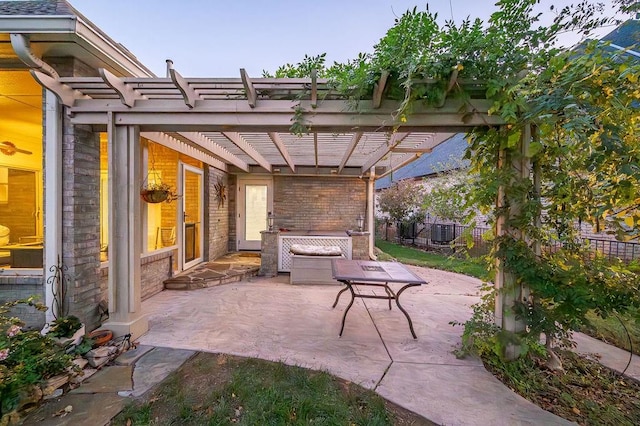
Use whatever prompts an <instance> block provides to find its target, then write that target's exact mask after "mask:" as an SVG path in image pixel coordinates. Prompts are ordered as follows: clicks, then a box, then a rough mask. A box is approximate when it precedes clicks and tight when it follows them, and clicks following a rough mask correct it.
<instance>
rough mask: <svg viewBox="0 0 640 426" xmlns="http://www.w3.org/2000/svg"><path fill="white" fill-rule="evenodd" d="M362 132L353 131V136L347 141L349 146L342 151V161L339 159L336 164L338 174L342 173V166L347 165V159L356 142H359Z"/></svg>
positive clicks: (356, 144)
mask: <svg viewBox="0 0 640 426" xmlns="http://www.w3.org/2000/svg"><path fill="white" fill-rule="evenodd" d="M363 134H364V133H362V132H355V133H354V134H353V136H352V137H351V141H350V142H349V146H348V147H347V149H346V151H345V152H344V156H343V157H342V161H340V165H339V166H338V174H340V173H342V169H344V167H345V166H346V165H347V162H348V161H349V158H351V155H352V154H353V151H354V150H355V149H356V146H358V143H359V142H360V139H362V135H363Z"/></svg>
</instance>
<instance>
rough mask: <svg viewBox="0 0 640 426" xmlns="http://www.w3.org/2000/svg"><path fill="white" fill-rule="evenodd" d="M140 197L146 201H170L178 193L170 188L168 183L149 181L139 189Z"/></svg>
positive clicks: (176, 196)
mask: <svg viewBox="0 0 640 426" xmlns="http://www.w3.org/2000/svg"><path fill="white" fill-rule="evenodd" d="M140 198H142V200H144V201H146V202H147V203H161V202H163V201H166V202H167V203H170V202H172V201H173V200H175V199H176V198H178V195H177V194H176V193H175V192H174V191H173V190H172V189H171V186H170V185H169V184H166V183H163V182H157V183H149V184H147V185H144V186H143V187H142V188H141V189H140Z"/></svg>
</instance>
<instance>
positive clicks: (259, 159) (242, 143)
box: [222, 132, 272, 172]
mask: <svg viewBox="0 0 640 426" xmlns="http://www.w3.org/2000/svg"><path fill="white" fill-rule="evenodd" d="M222 135H223V136H224V137H225V138H227V139H229V140H230V141H231V142H233V143H234V144H235V145H236V146H237V147H238V148H240V149H241V150H242V151H244V152H245V154H247V155H248V156H249V157H251V158H253V160H254V161H255V162H256V163H258V164H259V165H260V166H261V167H262V168H264V169H266V170H267V171H268V172H271V169H272V166H271V163H270V162H268V161H267V160H266V159H265V158H264V157H263V156H262V154H260V153H259V152H258V151H256V149H255V148H254V147H253V146H251V144H250V143H249V142H247V141H246V140H245V138H244V137H242V135H241V134H240V133H237V132H222Z"/></svg>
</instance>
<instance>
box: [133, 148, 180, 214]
mask: <svg viewBox="0 0 640 426" xmlns="http://www.w3.org/2000/svg"><path fill="white" fill-rule="evenodd" d="M152 146H153V144H149V148H148V150H149V159H150V164H149V172H148V174H147V177H146V178H145V179H144V181H143V182H142V187H141V188H140V198H142V200H143V201H145V202H147V203H152V204H155V203H162V202H163V201H166V202H167V203H170V202H172V201H173V200H176V199H178V197H179V196H178V194H177V193H176V191H174V190H173V189H172V188H171V185H169V184H168V183H165V182H163V181H162V177H161V176H160V173H159V172H158V171H157V170H156V168H155V163H156V159H155V155H154V152H153V150H152V149H151V147H152Z"/></svg>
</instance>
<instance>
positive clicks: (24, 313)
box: [0, 276, 45, 329]
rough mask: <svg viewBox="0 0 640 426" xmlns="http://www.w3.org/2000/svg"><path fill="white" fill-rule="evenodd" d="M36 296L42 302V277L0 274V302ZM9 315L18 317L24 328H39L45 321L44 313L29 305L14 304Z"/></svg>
mask: <svg viewBox="0 0 640 426" xmlns="http://www.w3.org/2000/svg"><path fill="white" fill-rule="evenodd" d="M30 296H38V298H39V299H38V301H39V302H41V303H44V285H43V280H42V277H26V276H25V277H21V276H13V277H3V276H0V304H3V303H5V302H11V301H14V300H18V299H26V298H27V297H30ZM9 315H10V316H15V317H18V318H20V319H21V320H22V321H24V323H25V327H26V328H36V329H41V328H42V327H43V326H44V323H45V314H44V312H40V311H37V310H35V309H34V308H32V307H29V306H22V305H19V306H16V307H14V308H12V309H11V310H10V312H9Z"/></svg>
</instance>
